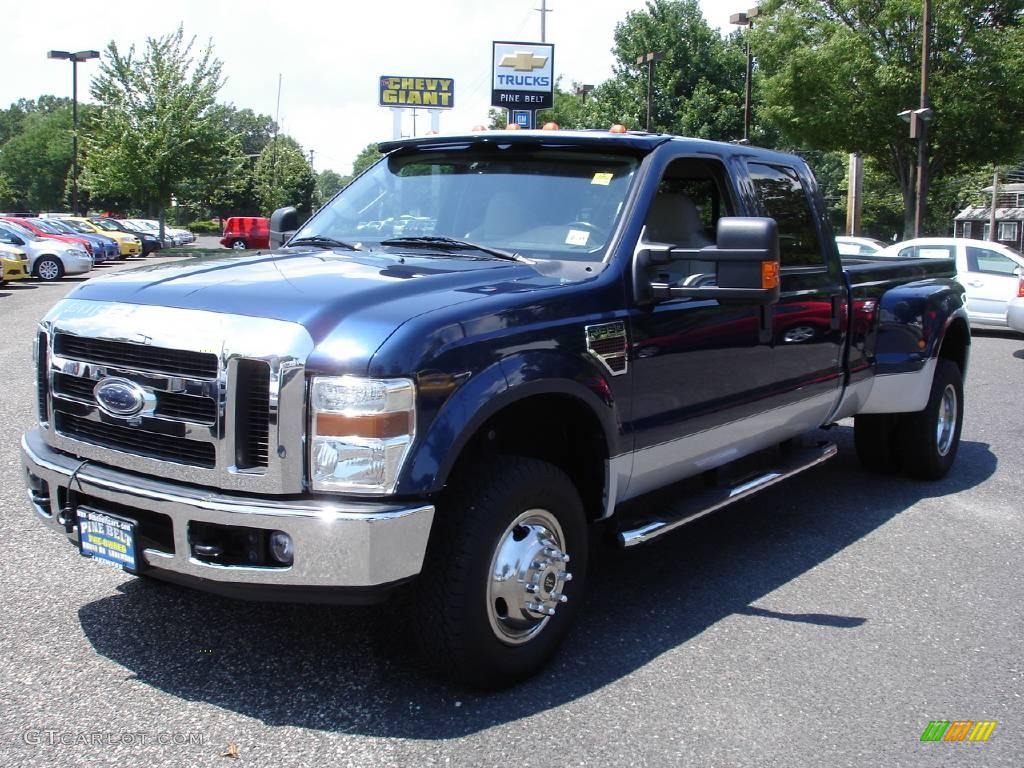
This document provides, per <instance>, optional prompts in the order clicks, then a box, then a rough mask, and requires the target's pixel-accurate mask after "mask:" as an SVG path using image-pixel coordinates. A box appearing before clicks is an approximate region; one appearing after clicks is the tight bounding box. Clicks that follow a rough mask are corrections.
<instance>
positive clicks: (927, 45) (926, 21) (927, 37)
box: [914, 0, 932, 237]
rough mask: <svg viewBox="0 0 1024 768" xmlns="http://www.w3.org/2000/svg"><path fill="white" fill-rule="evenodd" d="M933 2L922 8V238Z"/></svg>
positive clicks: (926, 0)
mask: <svg viewBox="0 0 1024 768" xmlns="http://www.w3.org/2000/svg"><path fill="white" fill-rule="evenodd" d="M931 24H932V0H923V2H922V8H921V108H920V110H919V112H918V114H919V115H920V116H921V120H920V122H919V125H918V134H917V200H916V202H917V205H916V206H915V208H914V237H920V236H921V229H922V227H923V226H924V217H925V211H926V210H927V206H926V204H925V203H926V200H925V198H926V197H927V195H928V119H929V118H930V117H931V113H930V109H931V108H930V107H929V106H928V63H929V62H928V60H929V58H931Z"/></svg>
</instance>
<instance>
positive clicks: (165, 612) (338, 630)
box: [79, 427, 997, 740]
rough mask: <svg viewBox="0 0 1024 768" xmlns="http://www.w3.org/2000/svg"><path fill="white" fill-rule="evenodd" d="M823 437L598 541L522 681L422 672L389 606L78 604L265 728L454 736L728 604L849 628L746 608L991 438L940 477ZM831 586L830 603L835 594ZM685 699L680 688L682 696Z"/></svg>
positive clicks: (104, 649)
mask: <svg viewBox="0 0 1024 768" xmlns="http://www.w3.org/2000/svg"><path fill="white" fill-rule="evenodd" d="M830 436H831V438H832V439H833V440H836V442H838V444H839V446H840V452H839V456H838V457H837V458H836V459H835V460H833V461H832V462H830V463H828V464H827V465H825V466H824V467H820V468H817V469H814V470H811V471H809V472H808V473H806V474H805V475H803V476H801V477H797V478H793V479H791V480H789V481H787V482H785V483H783V484H781V485H779V486H777V487H775V488H773V489H770V490H767V491H765V492H764V493H762V494H761V495H759V496H757V497H756V498H754V499H752V500H748V501H745V502H740V503H738V504H736V505H734V506H733V507H732V508H729V509H726V510H723V511H721V512H719V513H717V514H715V515H711V516H708V517H707V518H704V519H702V520H700V521H698V522H696V523H694V524H693V525H691V526H689V527H686V528H684V529H682V530H681V531H679V532H678V533H675V534H672V535H670V536H668V537H666V539H665V540H662V541H659V542H656V543H652V544H649V545H647V546H644V547H638V548H636V549H634V550H629V551H625V552H619V551H604V552H602V553H599V557H598V559H597V560H596V561H595V567H594V569H593V571H592V578H591V584H590V591H589V596H588V598H587V605H586V606H585V607H584V610H583V611H582V613H581V615H580V619H579V621H578V623H577V626H576V628H575V629H574V631H573V632H572V633H571V635H570V637H569V638H568V641H567V643H566V644H565V646H564V647H563V648H562V650H561V652H560V653H559V654H558V656H557V657H556V658H555V659H554V661H553V662H552V663H551V665H550V666H548V667H547V668H546V669H545V670H544V671H542V672H541V673H540V674H539V675H538V676H536V677H535V678H534V679H532V680H529V681H527V682H526V683H524V684H522V685H519V686H518V687H516V688H513V689H510V690H506V691H501V692H497V693H489V694H481V693H477V692H472V691H466V690H463V689H459V688H454V687H451V686H446V685H445V684H443V683H441V682H439V681H437V680H434V679H433V678H430V677H428V676H426V675H425V674H424V673H423V672H422V671H421V670H420V668H419V664H418V662H417V659H416V656H415V654H414V652H413V647H412V643H411V638H410V633H411V630H410V628H409V625H408V623H407V622H405V621H403V617H402V616H401V615H400V613H398V612H397V611H396V610H394V609H391V610H383V609H379V608H328V607H318V606H294V605H267V604H253V603H242V602H234V601H230V600H227V599H222V598H219V597H216V596H211V595H207V594H202V593H197V592H191V591H187V590H184V589H179V588H177V587H174V586H171V585H165V584H163V583H159V582H153V581H151V580H144V579H134V580H129V581H127V582H126V583H125V584H124V585H122V587H121V588H120V593H119V594H117V595H114V596H111V597H107V598H104V599H102V600H98V601H96V602H93V603H90V604H88V605H85V606H83V607H82V608H81V609H80V610H79V619H80V621H81V626H82V629H83V630H84V632H85V634H86V636H87V637H88V639H89V641H90V642H91V643H92V645H93V646H94V648H95V649H96V651H97V652H98V653H100V654H102V655H103V656H106V657H107V658H109V659H110V660H112V661H114V662H115V663H116V664H118V665H120V666H122V667H124V668H125V669H127V670H128V671H129V673H130V676H131V677H134V678H136V679H138V680H139V681H141V682H143V683H146V684H148V685H151V686H153V687H155V688H158V689H160V690H162V691H165V692H167V693H170V694H171V695H173V696H177V697H179V698H182V699H186V700H189V701H200V702H206V703H209V704H212V705H215V706H217V707H221V708H224V709H227V710H231V711H233V712H237V713H239V714H242V715H245V716H247V717H252V718H256V719H258V720H260V721H263V722H265V723H267V724H271V725H291V726H299V727H304V728H312V729H318V730H328V731H338V732H350V733H358V734H363V735H370V736H382V737H399V738H409V739H431V740H434V739H449V738H454V737H459V736H464V735H467V734H471V733H475V732H477V731H481V730H484V729H487V728H490V727H492V726H494V725H497V724H501V723H506V722H512V721H516V720H519V719H522V718H526V717H530V716H532V715H535V714H537V713H538V712H542V711H545V710H547V709H550V708H554V707H558V706H560V705H563V704H565V703H568V702H571V701H573V700H576V699H578V698H581V697H584V696H586V695H587V694H589V693H592V692H594V691H596V690H598V689H600V688H602V687H604V686H606V685H608V684H610V683H613V682H615V681H617V680H619V679H620V678H623V677H625V676H627V675H629V674H631V673H633V672H634V671H636V670H638V669H639V668H641V667H643V666H644V665H646V664H648V663H650V662H652V661H654V660H655V659H657V658H658V656H660V655H661V654H663V653H665V652H668V651H671V650H673V649H676V648H679V647H680V646H684V645H685V644H687V643H688V642H690V641H692V640H694V638H697V637H698V636H699V635H700V634H701V633H702V632H703V631H704V630H706V629H707V628H708V627H710V626H712V625H713V624H715V623H716V622H718V621H720V620H721V619H723V618H725V617H727V616H729V615H731V614H743V615H747V616H752V617H757V620H760V621H767V622H768V623H766V624H765V631H766V632H771V631H773V629H772V627H773V626H775V625H774V623H773V622H774V621H787V622H788V621H798V622H804V623H810V624H813V625H816V626H818V627H820V630H818V631H820V632H824V633H831V632H845V631H849V630H851V629H855V628H856V627H858V626H860V625H862V624H864V623H865V622H870V621H872V617H871V616H870V615H869V616H841V615H833V614H828V613H821V612H819V611H818V610H817V609H818V608H819V606H817V605H814V604H808V605H804V606H801V607H800V608H801V610H800V611H799V612H795V613H780V612H778V611H772V610H768V609H766V608H763V607H759V606H758V605H756V603H757V601H758V600H759V599H761V598H762V597H764V596H765V595H767V594H769V593H770V592H772V591H773V590H775V589H777V588H778V587H779V586H781V585H783V584H785V583H787V582H789V581H791V580H793V579H796V578H798V577H800V576H801V574H803V573H805V572H806V571H808V570H810V569H812V568H814V567H815V566H817V565H819V564H820V563H822V562H824V561H827V560H828V559H829V558H831V557H832V556H833V555H835V554H837V553H839V552H840V551H842V550H843V549H844V548H846V547H847V546H849V545H851V544H853V543H855V542H857V541H858V540H859V539H861V538H862V537H864V536H866V535H867V534H869V533H871V532H872V531H874V530H876V529H877V528H879V527H880V526H882V525H884V524H885V523H887V522H888V521H890V520H891V519H892V518H894V517H896V516H897V515H899V514H901V513H902V512H904V511H906V510H907V509H908V508H910V507H911V506H912V505H914V504H915V503H916V502H918V501H921V500H922V499H927V498H934V497H941V496H945V495H948V494H953V493H957V492H959V491H963V490H966V489H969V488H972V487H974V486H976V485H979V484H981V483H983V482H984V481H985V480H986V479H988V478H989V477H990V476H991V475H992V474H993V473H994V472H995V469H996V464H997V459H996V457H995V456H994V455H993V454H992V452H991V451H990V450H989V447H988V445H986V444H984V443H977V442H963V443H961V446H960V456H959V458H958V461H957V464H956V467H955V469H954V471H953V472H952V473H951V474H950V476H949V477H947V478H946V479H945V480H943V481H941V482H938V483H916V482H913V481H910V480H908V479H907V478H905V477H902V476H898V475H897V476H892V477H888V476H881V475H870V474H866V473H865V472H863V471H862V470H861V469H860V468H859V466H858V465H857V460H856V457H855V455H854V450H853V446H852V429H850V428H848V427H839V428H836V429H834V430H833V431H832V432H831V433H830ZM836 602H837V601H836V599H835V597H834V596H833V595H823V596H822V604H824V605H834V604H835V603H836ZM680 695H684V693H683V692H680Z"/></svg>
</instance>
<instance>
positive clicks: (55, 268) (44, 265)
mask: <svg viewBox="0 0 1024 768" xmlns="http://www.w3.org/2000/svg"><path fill="white" fill-rule="evenodd" d="M36 273H37V274H38V275H39V279H40V280H56V279H57V278H58V277H60V264H58V263H57V262H56V261H54V260H53V259H43V260H42V261H41V262H39V266H37V267H36Z"/></svg>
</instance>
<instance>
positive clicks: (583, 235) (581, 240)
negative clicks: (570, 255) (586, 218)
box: [565, 229, 590, 245]
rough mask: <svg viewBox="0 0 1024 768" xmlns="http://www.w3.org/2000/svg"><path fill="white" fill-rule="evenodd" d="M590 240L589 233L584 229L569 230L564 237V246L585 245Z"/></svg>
mask: <svg viewBox="0 0 1024 768" xmlns="http://www.w3.org/2000/svg"><path fill="white" fill-rule="evenodd" d="M588 240H590V233H589V232H587V231H586V230H584V229H570V230H569V234H568V235H566V236H565V244H566V245H586V244H587V241H588Z"/></svg>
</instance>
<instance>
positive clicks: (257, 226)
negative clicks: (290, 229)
mask: <svg viewBox="0 0 1024 768" xmlns="http://www.w3.org/2000/svg"><path fill="white" fill-rule="evenodd" d="M220 244H221V245H223V246H224V247H225V248H234V249H236V250H244V249H245V248H269V247H270V221H269V219H265V218H263V217H262V216H232V217H231V218H229V219H228V220H227V221H226V222H224V237H222V238H221V239H220Z"/></svg>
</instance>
